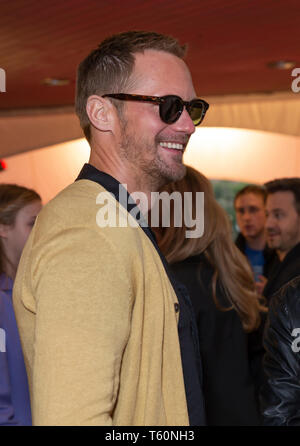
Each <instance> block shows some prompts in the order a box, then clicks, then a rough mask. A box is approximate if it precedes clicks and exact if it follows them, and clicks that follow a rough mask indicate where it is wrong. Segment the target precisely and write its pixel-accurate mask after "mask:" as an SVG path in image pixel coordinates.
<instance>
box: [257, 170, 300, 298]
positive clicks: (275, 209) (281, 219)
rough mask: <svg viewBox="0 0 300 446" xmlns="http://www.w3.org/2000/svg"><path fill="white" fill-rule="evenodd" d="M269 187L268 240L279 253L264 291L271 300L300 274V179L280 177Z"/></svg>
mask: <svg viewBox="0 0 300 446" xmlns="http://www.w3.org/2000/svg"><path fill="white" fill-rule="evenodd" d="M265 186H266V189H267V200H266V233H267V243H268V246H269V247H270V248H272V249H274V250H275V251H276V253H277V262H276V264H275V265H274V267H273V269H272V271H271V275H270V276H269V278H268V283H267V284H266V286H265V288H264V292H263V294H264V296H265V297H266V298H267V299H268V300H269V299H270V298H271V296H272V295H273V294H275V293H276V292H277V291H278V290H279V289H280V288H281V287H282V286H283V285H284V284H286V283H287V282H289V281H290V280H292V279H294V278H295V277H296V276H298V275H300V178H283V179H276V180H273V181H269V182H267V183H265Z"/></svg>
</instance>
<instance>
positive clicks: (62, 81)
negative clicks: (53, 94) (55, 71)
mask: <svg viewBox="0 0 300 446" xmlns="http://www.w3.org/2000/svg"><path fill="white" fill-rule="evenodd" d="M69 83H70V80H69V79H55V78H53V77H47V78H46V79H44V80H43V81H42V84H46V85H50V86H51V87H60V86H62V85H68V84H69Z"/></svg>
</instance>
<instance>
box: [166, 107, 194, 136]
mask: <svg viewBox="0 0 300 446" xmlns="http://www.w3.org/2000/svg"><path fill="white" fill-rule="evenodd" d="M171 125H172V127H173V128H174V129H176V131H177V132H182V133H186V134H187V135H192V134H193V133H194V132H195V130H196V127H195V125H194V123H193V121H192V118H191V117H190V115H189V114H188V112H187V110H186V108H185V107H184V109H183V111H182V113H181V115H180V118H179V119H178V120H177V121H176V122H174V123H173V124H171Z"/></svg>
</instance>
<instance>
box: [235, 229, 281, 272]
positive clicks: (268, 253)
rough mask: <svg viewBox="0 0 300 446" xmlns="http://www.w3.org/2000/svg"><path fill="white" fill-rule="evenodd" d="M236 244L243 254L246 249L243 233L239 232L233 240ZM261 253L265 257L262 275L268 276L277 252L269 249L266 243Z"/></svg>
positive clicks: (275, 260)
mask: <svg viewBox="0 0 300 446" xmlns="http://www.w3.org/2000/svg"><path fill="white" fill-rule="evenodd" d="M235 244H236V246H237V247H238V248H239V250H240V251H241V252H242V253H243V254H244V255H246V254H245V251H246V239H245V237H244V236H243V234H241V233H239V234H238V236H237V238H236V240H235ZM263 255H264V259H265V264H264V272H263V275H264V276H265V277H266V278H268V277H269V276H270V274H271V272H272V269H273V267H274V264H275V263H276V262H277V259H278V257H277V254H276V252H275V250H274V249H270V248H269V247H268V246H267V245H266V247H265V249H264V250H263Z"/></svg>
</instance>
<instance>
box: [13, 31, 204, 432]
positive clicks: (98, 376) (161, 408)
mask: <svg viewBox="0 0 300 446" xmlns="http://www.w3.org/2000/svg"><path fill="white" fill-rule="evenodd" d="M183 56H184V48H183V47H181V46H180V45H179V44H178V42H177V41H176V40H175V39H173V38H171V37H169V36H164V35H160V34H157V33H152V32H135V31H132V32H127V33H122V34H119V35H115V36H113V37H111V38H108V39H106V40H105V41H103V42H102V43H101V44H100V45H99V47H98V48H97V49H96V50H94V51H92V53H91V54H89V55H88V56H87V58H86V59H85V60H84V61H83V62H82V63H81V64H80V66H79V69H78V77H77V92H76V112H77V114H78V116H79V119H80V123H81V126H82V128H83V131H84V133H85V136H86V138H87V140H88V142H89V144H90V146H91V155H90V160H89V163H88V164H85V165H84V166H83V169H82V171H81V172H80V174H79V176H78V178H77V181H76V182H75V183H74V184H72V185H70V186H69V187H68V188H67V189H65V190H64V191H63V192H61V193H60V194H59V195H58V196H57V197H56V198H55V199H54V200H52V202H50V203H49V204H48V205H46V206H45V208H44V210H43V211H42V213H41V215H40V216H39V218H38V221H37V224H36V226H35V228H34V229H33V233H32V237H31V238H30V241H29V243H28V245H27V246H26V248H25V252H24V255H23V257H22V260H21V264H20V269H19V273H18V277H17V280H16V287H15V295H14V300H15V308H16V314H17V319H18V323H19V329H20V335H21V338H22V342H23V347H24V355H25V359H26V364H27V370H28V375H29V382H30V390H31V400H32V411H33V423H34V424H37V425H65V424H67V425H84V424H90V425H111V424H112V425H149V426H150V425H156V426H159V425H173V426H175V425H177V426H178V425H179V426H183V425H203V424H205V414H204V402H203V396H202V388H201V385H202V382H201V377H202V375H201V359H200V355H199V348H198V344H197V342H198V337H197V328H196V325H195V321H194V318H193V313H192V308H191V305H190V301H189V298H188V296H187V294H186V290H185V289H184V288H183V287H182V286H181V285H180V284H178V283H176V281H175V280H174V278H173V276H172V275H171V273H170V271H169V270H168V265H167V263H166V261H165V259H164V257H163V256H162V254H161V253H160V251H159V249H158V247H157V244H156V241H155V238H154V236H153V234H152V232H151V230H150V229H149V228H148V226H147V225H140V224H138V223H137V222H138V221H140V219H138V218H136V220H135V218H134V217H133V216H132V215H133V214H132V213H131V211H132V209H133V208H136V207H137V204H138V203H137V202H135V201H134V199H133V197H134V194H135V193H137V192H139V193H141V192H142V193H143V194H145V195H146V196H147V197H150V195H151V193H152V192H154V191H158V190H159V188H160V187H161V186H162V185H163V184H165V183H167V182H170V181H173V180H176V179H179V178H181V177H183V176H184V174H185V167H184V166H183V164H182V156H183V152H184V150H185V148H186V146H187V143H188V141H189V138H190V136H191V135H192V133H193V132H194V131H195V125H198V124H200V123H201V121H202V120H203V118H204V115H205V113H206V111H207V108H208V104H207V103H206V102H205V101H204V100H202V99H198V98H197V97H196V92H195V90H194V87H193V84H192V80H191V75H190V72H189V70H188V68H187V66H186V64H185V62H184V61H183ZM124 191H125V194H127V198H128V200H127V203H128V206H127V207H126V208H124V203H123V202H122V203H121V200H120V195H122V194H124ZM104 198H105V199H104ZM105 200H106V201H105ZM107 203H108V204H107ZM105 206H106V207H105ZM112 209H114V212H115V217H116V219H115V221H116V222H117V223H116V224H115V225H105V224H102V223H103V221H102V223H101V224H100V223H99V219H98V216H99V214H98V212H99V210H100V213H101V212H102V211H103V210H107V212H108V213H109V212H110V211H111V210H112ZM101 215H102V216H103V215H104V214H103V212H102V214H101ZM134 215H136V216H137V214H134ZM133 220H134V222H135V223H137V224H135V225H134V224H132V223H133ZM128 221H130V222H131V224H126V222H128Z"/></svg>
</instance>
